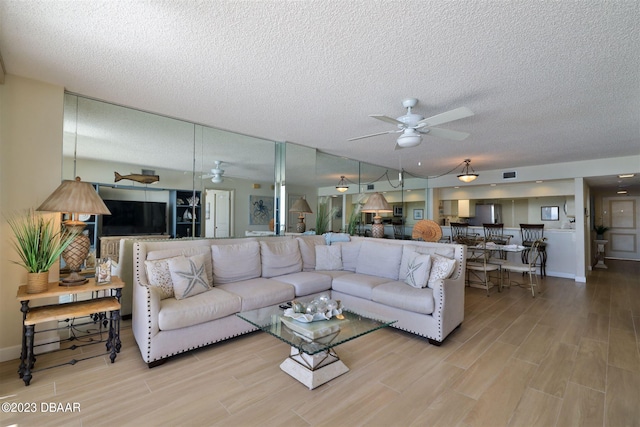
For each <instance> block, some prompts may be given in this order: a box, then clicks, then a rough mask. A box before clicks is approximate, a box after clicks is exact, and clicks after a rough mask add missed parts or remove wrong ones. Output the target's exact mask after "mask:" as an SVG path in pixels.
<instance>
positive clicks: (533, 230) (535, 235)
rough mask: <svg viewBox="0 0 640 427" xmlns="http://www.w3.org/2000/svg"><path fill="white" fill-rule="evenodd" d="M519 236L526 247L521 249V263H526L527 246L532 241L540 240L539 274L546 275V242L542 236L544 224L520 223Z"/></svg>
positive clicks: (529, 245)
mask: <svg viewBox="0 0 640 427" xmlns="http://www.w3.org/2000/svg"><path fill="white" fill-rule="evenodd" d="M520 237H521V238H522V246H525V247H526V248H527V249H525V250H524V251H522V263H523V264H526V263H527V261H528V258H529V248H530V247H531V246H532V245H533V243H534V242H536V241H538V240H541V241H542V244H541V245H540V247H539V252H540V260H539V262H540V275H541V276H542V277H544V276H546V275H547V243H546V242H545V240H546V239H545V238H544V224H520Z"/></svg>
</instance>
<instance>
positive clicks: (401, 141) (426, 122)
mask: <svg viewBox="0 0 640 427" xmlns="http://www.w3.org/2000/svg"><path fill="white" fill-rule="evenodd" d="M417 104H418V100H417V99H416V98H407V99H405V100H403V101H402V106H403V107H405V108H406V109H407V114H405V115H404V116H400V117H398V118H397V119H394V118H391V117H388V116H385V115H382V114H371V115H369V117H373V118H374V119H378V120H382V121H383V122H387V123H392V124H394V125H396V126H397V127H398V129H395V130H390V131H386V132H378V133H372V134H370V135H364V136H358V137H356V138H351V139H349V141H355V140H357V139H363V138H370V137H372V136H378V135H385V134H389V133H401V135H400V136H399V137H398V139H397V140H396V146H395V149H396V150H398V149H400V148H409V147H415V146H416V145H418V144H420V143H421V142H422V135H432V136H438V137H440V138H446V139H451V140H454V141H462V140H463V139H465V138H467V137H468V136H469V135H470V134H468V133H466V132H459V131H456V130H450V129H440V128H435V127H432V126H437V125H441V124H444V123H449V122H452V121H454V120H459V119H463V118H465V117H469V116H473V111H471V110H470V109H468V108H467V107H460V108H456V109H454V110H450V111H446V112H444V113H440V114H436V115H435V116H432V117H429V118H426V119H425V118H424V117H423V116H421V115H420V114H415V113H412V112H411V109H412V108H413V107H415V106H416V105H417Z"/></svg>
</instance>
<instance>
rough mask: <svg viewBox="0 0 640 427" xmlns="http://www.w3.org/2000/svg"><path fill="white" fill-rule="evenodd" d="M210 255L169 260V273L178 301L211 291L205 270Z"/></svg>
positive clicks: (181, 256)
mask: <svg viewBox="0 0 640 427" xmlns="http://www.w3.org/2000/svg"><path fill="white" fill-rule="evenodd" d="M207 256H209V254H199V255H194V256H192V257H189V258H187V257H185V256H183V255H180V256H179V257H175V258H169V259H168V260H167V263H168V264H169V272H170V273H171V281H172V282H173V293H174V296H175V298H176V299H185V298H189V297H192V296H194V295H198V294H201V293H203V292H206V291H208V290H209V278H208V277H207V271H206V270H205V268H204V264H205V262H206V261H205V260H206V257H207Z"/></svg>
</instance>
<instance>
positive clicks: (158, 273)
mask: <svg viewBox="0 0 640 427" xmlns="http://www.w3.org/2000/svg"><path fill="white" fill-rule="evenodd" d="M144 266H145V267H146V270H147V279H148V282H149V285H150V286H156V287H158V288H160V295H161V296H160V298H161V299H166V298H172V297H173V281H172V280H171V273H170V272H169V263H168V261H167V259H157V260H153V261H145V262H144Z"/></svg>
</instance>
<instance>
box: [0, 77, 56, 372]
mask: <svg viewBox="0 0 640 427" xmlns="http://www.w3.org/2000/svg"><path fill="white" fill-rule="evenodd" d="M63 97H64V88H62V87H60V86H53V85H49V84H46V83H41V82H37V81H34V80H30V79H25V78H23V77H18V76H14V75H11V74H9V75H7V76H6V78H5V82H4V84H1V85H0V177H1V179H0V212H1V213H2V219H1V220H0V221H1V222H0V361H4V360H10V359H14V358H18V357H19V356H20V343H21V331H22V314H21V313H20V304H19V303H18V302H17V301H16V293H17V291H18V286H19V285H20V284H23V283H25V282H26V278H27V273H26V270H25V269H24V268H22V267H19V266H17V265H15V264H13V263H11V261H10V260H16V259H18V255H17V254H16V253H15V251H14V249H13V247H12V244H11V241H12V239H13V234H12V233H11V231H10V229H9V226H8V225H7V223H6V220H5V215H7V214H9V213H11V212H15V211H20V210H24V209H29V208H34V209H35V208H37V207H38V206H39V205H40V204H41V203H42V202H43V201H44V200H45V199H46V198H47V197H48V196H49V194H51V193H52V192H53V190H55V189H56V188H57V187H58V185H60V182H61V179H62V117H63V104H64V100H63ZM57 278H58V271H57V270H54V271H52V272H51V274H50V276H49V279H50V280H57Z"/></svg>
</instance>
